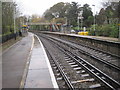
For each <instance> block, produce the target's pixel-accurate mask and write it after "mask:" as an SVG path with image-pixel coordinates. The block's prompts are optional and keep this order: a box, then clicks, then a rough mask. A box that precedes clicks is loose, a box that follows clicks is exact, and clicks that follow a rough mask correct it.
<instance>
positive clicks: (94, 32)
mask: <svg viewBox="0 0 120 90" xmlns="http://www.w3.org/2000/svg"><path fill="white" fill-rule="evenodd" d="M92 6H94V35H95V5H92Z"/></svg>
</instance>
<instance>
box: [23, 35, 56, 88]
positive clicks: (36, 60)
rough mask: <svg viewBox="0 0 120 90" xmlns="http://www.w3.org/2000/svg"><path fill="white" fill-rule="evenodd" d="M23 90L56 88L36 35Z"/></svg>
mask: <svg viewBox="0 0 120 90" xmlns="http://www.w3.org/2000/svg"><path fill="white" fill-rule="evenodd" d="M24 88H58V85H57V82H56V80H55V77H54V74H53V71H52V68H51V66H50V63H49V60H48V57H47V54H46V52H45V49H44V47H43V45H42V43H41V41H40V39H39V38H38V37H37V36H36V35H35V37H34V46H33V49H32V53H31V58H30V64H29V69H28V74H27V78H26V82H25V86H24Z"/></svg>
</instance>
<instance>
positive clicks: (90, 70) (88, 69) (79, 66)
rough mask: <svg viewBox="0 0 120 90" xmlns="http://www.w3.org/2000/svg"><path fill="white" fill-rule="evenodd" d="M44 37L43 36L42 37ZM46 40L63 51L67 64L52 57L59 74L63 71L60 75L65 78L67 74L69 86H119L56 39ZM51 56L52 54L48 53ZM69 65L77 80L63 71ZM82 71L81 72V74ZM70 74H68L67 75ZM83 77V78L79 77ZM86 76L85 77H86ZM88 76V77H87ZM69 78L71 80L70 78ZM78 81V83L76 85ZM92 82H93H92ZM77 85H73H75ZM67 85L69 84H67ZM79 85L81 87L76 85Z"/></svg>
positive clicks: (114, 88)
mask: <svg viewBox="0 0 120 90" xmlns="http://www.w3.org/2000/svg"><path fill="white" fill-rule="evenodd" d="M44 38H45V37H44ZM47 40H49V41H52V42H53V43H54V45H56V47H57V48H59V49H60V50H61V51H62V52H63V53H64V57H65V59H64V61H66V63H68V65H62V64H61V62H60V61H59V64H58V62H56V61H55V58H54V57H52V58H54V62H55V63H56V66H57V69H58V68H61V69H59V70H61V71H60V72H61V75H62V73H64V74H63V75H62V77H63V78H64V79H65V77H67V76H68V78H67V79H66V80H67V82H69V83H71V84H70V86H71V87H69V88H83V87H82V86H84V87H86V88H98V87H99V88H110V89H113V90H116V89H118V88H119V87H120V84H119V83H118V82H117V81H115V80H114V79H112V78H111V77H109V76H108V75H106V74H105V73H103V72H101V71H100V70H99V69H97V68H96V67H95V66H93V65H92V64H90V63H89V62H87V61H86V60H84V59H83V58H81V57H79V56H78V55H75V54H73V53H71V51H70V50H69V49H68V48H66V49H65V48H64V46H63V47H61V46H62V45H61V44H60V43H61V42H60V43H58V40H56V41H55V39H53V38H49V39H48V38H47ZM50 56H53V55H50ZM66 66H67V67H68V66H69V67H71V69H70V70H73V71H71V72H74V73H76V74H74V75H77V76H76V77H78V78H80V79H79V80H78V78H75V79H74V78H73V77H71V75H70V74H68V72H64V71H68V70H65V68H67V67H66ZM81 73H82V74H81ZM69 75H70V76H69ZM81 77H84V78H81ZM86 77H87V78H86ZM88 77H89V78H88ZM71 78H72V79H73V80H71ZM81 82H85V83H86V82H87V83H89V82H92V85H90V84H91V83H89V84H85V85H84V84H83V83H82V84H83V85H82V84H81ZM78 83H80V85H78ZM93 83H94V84H93ZM74 84H75V85H77V86H75V85H74ZM68 86H69V85H68ZM78 86H81V87H78Z"/></svg>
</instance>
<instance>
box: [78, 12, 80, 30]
mask: <svg viewBox="0 0 120 90" xmlns="http://www.w3.org/2000/svg"><path fill="white" fill-rule="evenodd" d="M79 19H80V13H78V30H79V24H80V23H79Z"/></svg>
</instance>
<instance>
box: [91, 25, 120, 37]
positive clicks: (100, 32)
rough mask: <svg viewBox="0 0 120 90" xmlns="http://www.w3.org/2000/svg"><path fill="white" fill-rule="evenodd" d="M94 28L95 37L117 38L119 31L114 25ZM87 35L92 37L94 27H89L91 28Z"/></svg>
mask: <svg viewBox="0 0 120 90" xmlns="http://www.w3.org/2000/svg"><path fill="white" fill-rule="evenodd" d="M95 28H96V30H95V35H96V36H105V37H114V38H118V33H119V29H118V26H117V25H114V24H107V25H102V26H98V25H96V26H95ZM89 35H94V26H91V28H90V29H89Z"/></svg>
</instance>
